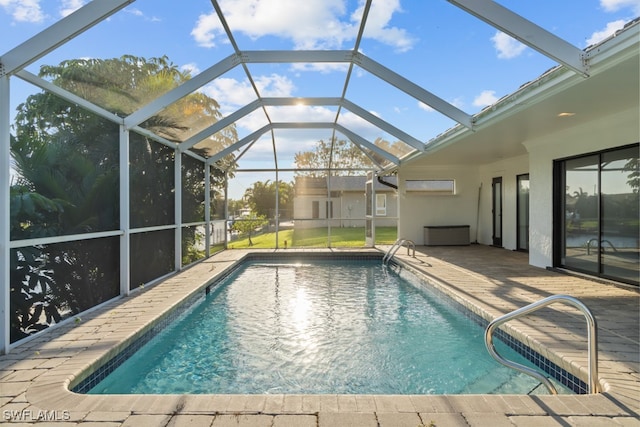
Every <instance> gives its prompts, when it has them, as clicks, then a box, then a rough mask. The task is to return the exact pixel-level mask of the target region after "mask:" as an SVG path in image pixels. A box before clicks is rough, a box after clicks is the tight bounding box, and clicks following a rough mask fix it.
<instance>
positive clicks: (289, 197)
mask: <svg viewBox="0 0 640 427" xmlns="http://www.w3.org/2000/svg"><path fill="white" fill-rule="evenodd" d="M278 187H279V188H278V198H279V202H278V211H279V212H290V210H291V208H292V206H291V205H292V204H293V185H292V184H290V183H287V182H284V181H280V182H279V184H278ZM244 199H245V200H246V201H247V203H248V204H249V207H250V208H251V210H252V211H253V212H255V213H256V214H258V215H260V216H263V217H265V218H272V219H273V218H275V215H276V182H274V181H271V180H267V181H265V182H262V181H257V182H255V183H254V184H253V186H252V187H249V188H247V189H246V190H245V192H244Z"/></svg>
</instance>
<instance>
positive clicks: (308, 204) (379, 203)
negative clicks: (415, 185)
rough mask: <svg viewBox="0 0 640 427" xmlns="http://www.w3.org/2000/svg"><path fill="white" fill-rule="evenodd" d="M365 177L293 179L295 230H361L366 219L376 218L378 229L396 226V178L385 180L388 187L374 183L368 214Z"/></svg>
mask: <svg viewBox="0 0 640 427" xmlns="http://www.w3.org/2000/svg"><path fill="white" fill-rule="evenodd" d="M366 181H367V177H366V176H329V177H320V178H318V177H304V176H303V177H296V180H295V186H294V198H293V217H294V220H295V221H296V227H307V228H313V227H325V226H327V225H331V226H332V227H364V225H365V218H366V216H367V215H372V216H373V215H375V221H376V225H377V226H382V227H392V226H396V224H397V215H398V196H397V191H396V189H395V188H393V186H396V185H397V179H396V178H395V177H386V178H385V181H386V182H388V183H389V184H391V186H389V185H384V184H382V183H380V182H378V181H374V186H373V187H374V192H375V195H374V200H373V201H372V207H371V209H370V211H369V212H367V204H366V198H365V185H366Z"/></svg>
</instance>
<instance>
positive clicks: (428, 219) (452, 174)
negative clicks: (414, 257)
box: [398, 165, 479, 245]
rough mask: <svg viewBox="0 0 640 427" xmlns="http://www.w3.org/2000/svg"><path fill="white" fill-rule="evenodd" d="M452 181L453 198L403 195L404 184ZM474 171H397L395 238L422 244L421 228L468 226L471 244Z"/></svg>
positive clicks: (457, 168) (475, 201)
mask: <svg viewBox="0 0 640 427" xmlns="http://www.w3.org/2000/svg"><path fill="white" fill-rule="evenodd" d="M407 179H409V180H423V179H425V180H426V179H454V180H455V186H456V194H455V195H426V194H420V193H417V192H407V191H406V189H405V184H404V182H405V180H407ZM478 186H479V180H478V169H477V167H469V166H461V165H454V166H429V167H428V169H427V168H422V167H411V165H408V166H405V167H403V168H401V169H400V170H399V172H398V198H399V208H398V209H399V216H400V221H399V225H398V237H401V238H404V239H410V240H413V241H414V242H415V243H416V244H417V245H422V244H424V227H425V226H427V225H429V226H438V225H469V226H470V239H471V241H472V242H473V241H474V240H475V230H476V211H477V206H478Z"/></svg>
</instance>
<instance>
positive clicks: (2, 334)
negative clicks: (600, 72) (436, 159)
mask: <svg viewBox="0 0 640 427" xmlns="http://www.w3.org/2000/svg"><path fill="white" fill-rule="evenodd" d="M134 2H135V0H101V1H92V2H89V3H87V4H86V5H84V6H83V7H82V8H80V9H78V10H77V11H76V12H74V13H72V14H71V15H68V16H67V17H65V18H63V19H61V20H60V21H58V22H56V23H55V24H53V25H52V26H50V27H49V28H47V29H46V30H44V31H42V32H41V33H39V34H38V35H36V36H34V37H33V38H31V39H29V40H27V41H26V42H24V43H23V44H21V45H19V46H17V47H16V48H14V49H12V50H10V51H9V52H6V53H5V54H3V55H2V56H1V57H0V183H1V184H2V185H0V200H4V201H7V200H9V182H10V176H11V166H10V159H11V156H10V151H9V146H10V132H9V129H10V125H11V120H10V116H11V112H10V90H11V77H17V78H20V79H22V80H25V81H27V82H29V83H31V84H34V85H35V86H37V87H40V88H41V89H43V90H45V91H49V92H51V93H54V94H56V95H57V96H60V97H61V98H63V99H65V100H67V101H69V102H71V103H74V104H76V105H78V106H80V107H81V108H84V109H86V110H88V111H91V112H93V113H94V114H96V115H98V116H100V117H102V118H104V119H107V120H109V121H111V122H113V123H116V124H117V125H118V126H119V128H120V133H119V135H120V136H119V153H120V155H119V165H120V168H119V181H120V183H128V182H129V178H130V176H129V168H128V165H129V157H128V156H129V150H128V145H129V137H130V132H132V131H134V132H139V133H141V134H143V135H145V136H147V137H148V138H150V139H152V140H154V141H157V142H158V143H160V144H164V145H167V146H169V147H171V148H172V149H174V150H175V154H176V155H175V173H174V177H175V183H176V186H175V191H176V195H175V200H176V203H175V215H176V217H175V224H173V225H171V226H168V227H169V228H175V233H176V235H175V236H176V239H175V242H176V243H175V246H176V252H175V259H176V263H175V265H176V271H179V270H180V269H181V268H182V263H181V253H180V251H181V247H180V246H181V245H180V241H181V239H180V235H181V234H180V233H181V229H182V227H183V226H184V225H193V224H182V218H181V206H180V203H179V202H178V201H179V200H180V191H181V186H180V185H179V184H180V182H181V181H180V179H181V177H180V170H181V168H180V165H181V158H182V157H181V156H182V154H184V155H187V156H190V157H192V158H194V159H196V160H198V161H200V162H202V163H203V167H204V170H205V210H206V214H205V221H204V224H206V225H207V229H209V225H210V222H209V221H210V212H208V210H209V206H210V200H209V197H210V194H211V191H210V190H211V189H210V187H209V186H210V179H209V174H210V171H211V167H212V165H213V164H214V163H215V161H216V160H217V159H218V158H220V157H222V156H224V155H225V154H229V153H231V152H232V151H234V150H236V149H238V148H241V147H242V146H244V145H246V144H249V143H250V142H251V140H252V138H258V137H259V136H260V135H261V134H263V133H266V132H271V134H272V135H273V130H274V129H281V128H301V127H302V128H304V127H310V128H327V129H331V130H332V132H333V135H334V136H335V133H336V132H340V133H342V134H343V135H345V136H347V137H348V138H349V139H350V140H351V141H352V142H353V143H354V144H356V145H358V146H359V147H365V148H367V149H369V150H372V151H374V152H375V153H377V154H378V155H380V156H382V157H383V158H385V159H386V160H388V161H389V162H390V163H391V166H388V165H378V168H379V169H380V170H379V172H380V173H382V174H385V173H389V172H391V171H393V170H395V169H397V168H398V166H399V165H400V164H401V163H402V161H403V159H404V157H403V158H397V157H395V156H393V155H392V154H390V153H388V152H386V151H384V150H381V149H380V148H378V147H376V146H375V144H372V143H371V142H369V141H367V140H366V139H364V138H362V137H361V136H359V135H358V134H357V133H354V132H352V131H350V130H349V129H346V128H345V127H344V126H342V125H340V124H339V123H338V116H339V111H340V110H341V109H346V110H349V111H351V112H352V113H354V114H356V115H358V116H359V117H361V118H362V119H364V120H366V121H368V122H369V123H371V124H373V125H374V126H377V127H378V128H380V129H381V130H383V131H385V132H387V133H389V134H391V135H394V136H396V137H398V138H399V140H401V141H403V142H404V143H406V144H408V145H410V146H411V147H413V148H414V152H413V153H411V154H410V155H407V156H405V157H407V158H408V157H411V156H415V155H419V154H420V153H422V152H424V151H425V149H426V147H427V145H428V144H427V143H424V142H422V141H420V140H418V139H416V138H413V137H412V136H410V135H408V134H407V133H405V132H403V131H402V130H400V129H397V128H395V127H394V126H392V125H390V124H389V123H387V122H385V121H383V120H381V119H379V118H377V117H376V116H374V115H372V114H371V113H369V112H367V111H366V110H364V109H362V108H361V107H359V106H358V105H356V104H354V103H352V102H350V101H349V100H348V99H346V98H345V96H344V94H345V93H346V88H347V86H348V82H349V76H350V74H351V70H352V69H353V66H354V65H358V66H360V67H362V68H363V69H365V70H367V71H368V72H370V73H371V74H373V75H375V76H377V77H378V78H380V79H381V80H383V81H385V82H387V83H388V84H390V85H392V86H394V87H396V88H397V89H399V90H401V91H404V92H405V93H407V94H408V95H410V96H412V97H414V98H415V99H417V100H419V101H421V102H423V103H425V104H426V105H429V106H431V107H433V108H434V109H435V110H437V111H438V112H440V113H441V114H443V115H445V116H447V117H449V118H451V119H453V120H454V121H455V122H456V123H458V126H462V127H466V128H468V129H473V127H474V124H475V118H474V117H473V116H471V115H469V114H467V113H465V112H463V111H461V110H459V109H458V108H456V107H454V106H453V105H451V104H450V103H448V102H446V101H444V100H442V99H440V98H438V97H437V96H435V95H434V94H432V93H431V92H429V91H427V90H426V89H424V88H422V87H420V86H418V85H416V84H414V83H412V82H411V81H409V80H407V79H405V78H404V77H402V76H401V75H399V74H397V73H395V72H393V71H392V70H390V69H388V68H386V67H384V66H383V65H382V64H379V63H377V62H376V61H374V60H372V59H370V58H368V57H366V56H365V55H363V54H362V53H360V52H359V51H358V47H359V44H360V41H361V39H362V34H363V32H364V28H365V25H366V21H367V15H368V13H369V10H370V8H371V0H368V1H367V2H366V3H365V7H364V9H363V19H362V21H361V25H360V29H359V32H358V36H357V39H356V43H355V46H354V48H353V49H352V50H347V51H242V50H240V49H239V48H238V46H237V45H236V44H235V41H234V38H233V34H232V33H231V31H230V29H229V27H228V25H226V20H225V17H224V15H223V13H222V10H221V8H220V6H219V4H218V2H217V1H216V0H213V1H212V5H213V7H214V8H215V10H216V12H217V14H218V16H219V18H220V20H221V22H222V23H223V26H224V29H225V31H226V33H227V36H228V38H229V40H230V41H231V42H232V44H233V47H234V51H235V53H234V54H232V55H230V56H229V57H227V58H226V59H224V60H223V61H221V62H219V63H217V64H216V65H214V66H213V67H210V68H209V69H207V70H205V71H204V72H202V73H200V74H198V75H197V76H195V77H194V78H192V79H190V80H189V81H188V82H186V83H185V84H183V85H181V86H179V87H178V88H176V89H174V90H172V91H170V92H169V93H167V94H165V95H164V96H161V97H160V98H158V99H156V100H155V101H153V102H151V103H149V104H148V105H146V106H145V107H143V108H141V109H139V110H138V111H136V112H134V113H133V114H131V115H129V116H127V117H124V118H123V117H119V116H117V115H115V114H113V113H111V112H109V111H107V110H105V109H103V108H101V107H98V106H96V105H94V104H92V103H90V102H88V101H86V100H84V99H82V98H80V97H78V96H76V95H74V94H72V93H70V92H67V91H65V90H63V89H61V88H59V87H57V86H55V85H53V84H51V83H49V82H47V81H45V80H43V79H40V78H39V77H37V76H35V75H33V74H31V73H29V72H28V71H26V70H25V67H27V66H28V65H30V64H32V63H33V62H35V61H36V60H38V59H39V58H41V57H43V56H44V55H46V54H47V53H49V52H51V51H52V50H54V49H56V48H57V47H59V46H61V45H62V44H64V43H66V42H67V41H68V40H70V39H72V38H73V37H75V36H77V35H78V34H81V33H82V32H84V31H85V30H87V29H88V28H90V27H92V26H93V25H96V24H97V23H99V22H101V21H102V20H104V19H106V18H108V17H109V16H111V15H112V14H114V13H116V12H118V11H119V10H121V9H123V8H124V7H126V6H127V5H129V4H131V3H134ZM449 2H450V3H452V4H453V5H455V6H457V7H459V8H461V9H463V10H465V11H467V12H468V13H470V14H472V15H474V16H476V17H477V18H479V19H481V20H483V21H485V22H487V23H488V24H490V25H492V26H494V27H495V28H498V29H499V30H501V31H503V32H505V33H506V34H508V35H510V36H512V37H514V38H515V39H517V40H519V41H520V42H522V43H524V44H525V45H527V46H529V47H531V48H533V49H535V50H537V51H538V52H540V53H542V54H543V55H545V56H548V57H550V58H552V59H554V60H555V61H557V62H558V63H560V64H562V65H564V66H566V67H568V68H569V69H571V70H573V71H574V72H576V73H578V74H581V75H583V76H585V77H586V76H588V61H587V58H586V57H585V55H584V52H583V51H582V50H580V49H578V48H576V47H575V46H572V45H571V44H569V43H567V42H565V41H564V40H562V39H560V38H558V37H556V36H555V35H553V34H551V33H549V32H548V31H546V30H544V29H542V28H540V27H538V26H537V25H535V24H533V23H531V22H529V21H527V20H526V19H524V18H522V17H520V16H519V15H517V14H515V13H513V12H511V11H510V10H508V9H506V8H505V7H503V6H500V5H499V4H497V3H495V2H493V1H491V0H458V1H452V0H450V1H449ZM261 62H286V63H295V62H304V63H323V62H341V63H347V64H349V72H348V73H347V80H346V81H345V86H344V90H343V94H342V96H340V97H335V98H302V99H300V98H265V97H262V96H261V94H260V93H259V92H257V89H256V88H255V84H253V86H254V89H256V95H257V97H258V98H257V100H256V101H254V102H253V103H251V104H249V105H247V106H245V107H243V108H241V109H239V110H237V111H236V112H234V113H232V114H230V115H229V116H227V117H225V118H224V119H222V120H220V121H219V122H218V123H216V124H214V125H213V126H212V127H210V128H208V129H206V130H204V131H202V132H200V133H199V134H197V135H195V136H194V137H192V138H191V140H188V141H185V142H184V143H182V144H174V143H172V142H171V141H167V140H165V139H163V138H161V137H159V136H157V135H155V134H153V133H152V132H149V131H147V130H145V129H143V128H141V127H140V126H139V124H140V123H142V122H143V121H144V120H145V119H147V118H149V117H151V116H153V115H154V114H155V113H156V112H158V111H160V110H161V109H162V108H164V107H166V106H168V105H171V104H172V103H173V102H175V101H176V100H178V99H180V98H182V97H184V96H186V95H188V94H189V93H192V92H193V91H195V90H197V89H198V88H199V87H201V86H202V85H204V84H206V83H207V82H210V81H211V80H213V79H215V78H216V77H218V76H220V75H221V74H222V73H223V72H224V71H226V70H229V69H231V68H233V67H236V66H242V67H243V68H244V69H245V71H246V73H247V76H248V78H249V80H250V81H252V82H253V79H252V76H251V74H250V72H249V70H248V68H247V67H246V64H247V63H261ZM299 102H304V103H305V104H307V105H336V106H337V107H338V114H336V119H335V120H334V121H333V122H329V123H322V124H318V123H274V122H271V121H270V120H269V124H268V125H267V126H265V127H263V128H262V129H259V130H257V131H256V132H254V134H252V135H250V136H249V137H245V138H243V139H242V140H240V141H237V142H236V143H235V144H234V145H233V146H232V147H233V149H231V148H229V149H228V152H225V153H224V154H222V152H221V153H218V154H217V155H215V156H213V157H211V158H203V157H201V156H199V155H198V154H196V153H193V152H192V151H191V150H189V148H191V147H192V146H193V145H195V144H196V143H197V142H198V141H197V139H198V138H200V140H202V139H204V138H206V137H207V136H209V135H212V134H214V133H215V132H217V131H218V130H220V129H223V128H224V126H223V125H225V126H226V125H229V124H232V123H234V122H235V121H237V120H238V119H240V118H241V117H243V116H244V115H246V114H248V113H249V112H251V111H253V110H255V109H258V108H262V109H263V110H264V109H265V107H266V106H268V105H293V104H296V103H299ZM267 116H268V115H267ZM223 151H224V150H223ZM274 155H275V156H276V158H277V153H274ZM274 170H275V171H277V170H278V168H277V167H276V169H274ZM129 192H130V188H129V186H128V185H120V193H119V202H120V229H119V230H115V231H107V232H101V233H88V234H82V235H72V236H56V237H51V238H43V239H30V240H25V241H11V239H10V235H9V227H10V207H9V203H2V204H1V208H0V283H2V284H3V285H2V289H1V290H0V291H1V293H2V297H3V298H2V301H3V303H2V307H1V309H0V311H1V318H0V353H6V352H8V351H9V350H10V349H11V347H12V345H15V343H14V344H12V343H10V337H9V312H10V298H9V296H10V283H9V281H10V280H9V270H10V250H11V249H12V248H15V247H23V246H25V245H34V244H46V243H59V242H63V241H73V240H81V239H93V238H98V237H116V236H120V296H126V295H129V293H130V292H131V286H130V280H129V279H130V264H129V259H130V237H131V234H132V231H135V230H132V229H131V228H130V222H129V221H130V220H129V213H130V209H129V207H130V206H129V203H130V197H129V196H130V194H129ZM206 242H207V248H206V255H207V256H208V255H209V247H208V243H209V239H208V238H207V239H206ZM19 342H20V341H19Z"/></svg>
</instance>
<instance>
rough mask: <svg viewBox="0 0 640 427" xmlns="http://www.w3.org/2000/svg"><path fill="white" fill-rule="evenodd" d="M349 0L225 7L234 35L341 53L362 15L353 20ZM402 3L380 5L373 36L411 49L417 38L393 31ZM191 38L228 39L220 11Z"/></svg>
mask: <svg viewBox="0 0 640 427" xmlns="http://www.w3.org/2000/svg"><path fill="white" fill-rule="evenodd" d="M345 4H346V2H345V1H344V0H305V1H300V0H228V1H225V2H224V3H223V4H222V5H221V6H222V9H223V13H224V15H225V18H226V20H227V23H228V24H229V27H230V28H231V30H232V31H233V32H238V33H244V34H245V35H247V36H249V37H251V38H253V39H258V38H260V37H263V36H266V35H271V36H276V37H281V38H284V39H289V40H291V41H292V42H293V44H294V47H295V48H296V49H339V48H342V46H343V44H344V43H345V42H346V41H352V40H354V39H355V36H356V35H357V32H358V28H359V21H360V17H361V15H362V13H361V9H358V10H357V11H355V12H354V13H352V14H351V15H350V16H347V11H346V5H345ZM399 7H400V6H399V3H398V0H394V1H391V2H374V6H373V7H372V8H371V11H370V21H369V23H368V24H369V25H368V26H367V36H368V37H371V38H373V39H376V40H379V41H380V42H382V43H385V44H388V45H392V46H395V47H396V49H398V50H400V51H405V50H408V49H410V48H411V46H412V44H413V40H412V39H411V38H410V37H409V36H408V35H407V33H406V31H405V30H402V29H399V28H396V27H389V26H388V23H389V21H390V20H391V17H392V15H393V13H395V12H397V11H398V10H399ZM191 35H192V36H193V37H194V39H195V40H196V42H197V43H198V45H200V46H203V47H214V46H216V44H218V43H220V41H218V38H220V37H222V40H223V42H226V36H225V35H224V31H223V28H222V25H221V24H220V21H219V19H218V17H217V15H216V14H215V13H211V14H203V15H200V17H199V18H198V21H197V22H196V25H195V27H194V28H193V30H192V32H191Z"/></svg>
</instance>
